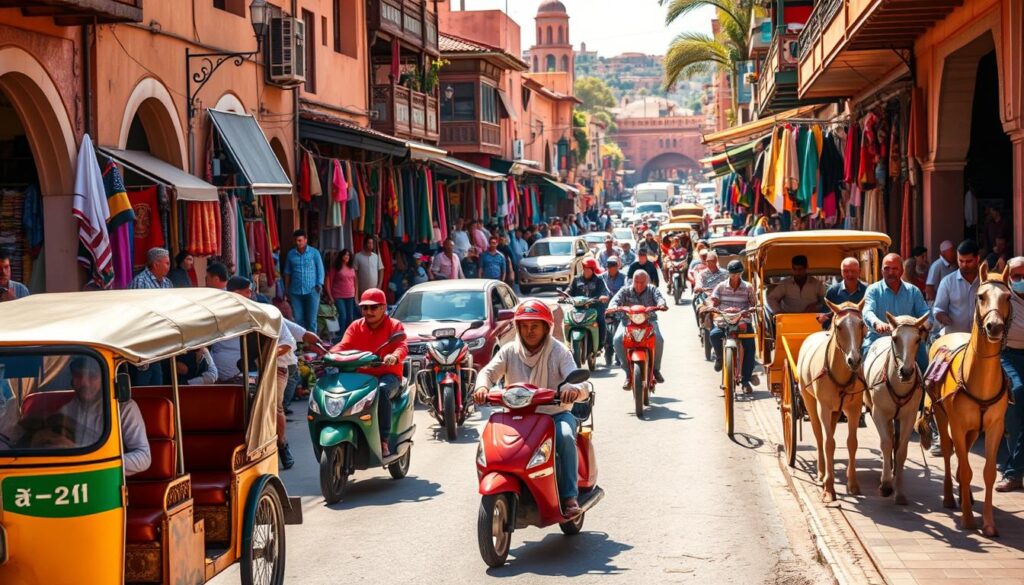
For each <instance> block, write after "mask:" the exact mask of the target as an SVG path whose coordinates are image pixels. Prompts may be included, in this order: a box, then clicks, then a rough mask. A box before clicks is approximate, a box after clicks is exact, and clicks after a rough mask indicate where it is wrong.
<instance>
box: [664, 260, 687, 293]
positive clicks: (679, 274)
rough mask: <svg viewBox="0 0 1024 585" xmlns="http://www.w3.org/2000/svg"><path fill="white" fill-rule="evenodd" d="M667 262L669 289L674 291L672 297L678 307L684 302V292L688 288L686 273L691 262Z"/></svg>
mask: <svg viewBox="0 0 1024 585" xmlns="http://www.w3.org/2000/svg"><path fill="white" fill-rule="evenodd" d="M666 261H667V262H668V263H669V264H668V272H669V288H671V289H672V297H673V298H674V299H675V302H676V304H677V305H678V304H680V303H681V302H682V300H683V290H684V289H685V288H686V271H687V269H688V268H689V262H688V261H687V260H686V259H685V258H684V259H682V260H666Z"/></svg>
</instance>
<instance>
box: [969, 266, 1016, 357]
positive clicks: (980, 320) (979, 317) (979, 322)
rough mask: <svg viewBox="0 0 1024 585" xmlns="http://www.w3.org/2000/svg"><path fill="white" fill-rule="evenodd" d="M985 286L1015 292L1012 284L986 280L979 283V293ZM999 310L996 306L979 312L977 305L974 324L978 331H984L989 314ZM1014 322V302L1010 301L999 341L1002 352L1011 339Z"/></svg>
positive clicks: (1000, 351)
mask: <svg viewBox="0 0 1024 585" xmlns="http://www.w3.org/2000/svg"><path fill="white" fill-rule="evenodd" d="M985 286H995V287H1002V288H1005V289H1006V292H1008V293H1010V294H1011V295H1012V294H1013V291H1012V290H1011V289H1010V285H1008V284H1006V283H1005V282H1003V281H1001V280H986V281H985V282H983V283H981V284H980V285H978V293H979V294H980V293H981V289H982V287H985ZM998 312H999V307H995V308H993V309H989V310H987V311H985V312H984V313H979V312H978V309H977V307H975V309H974V324H975V325H976V326H977V327H978V331H982V332H983V331H984V329H983V327H984V326H985V320H986V319H988V316H989V315H991V314H992V313H998ZM1012 323H1013V302H1010V310H1009V311H1008V312H1007V314H1006V319H1005V322H1004V324H1003V338H1002V339H1001V340H1000V341H999V353H1002V351H1003V350H1004V349H1006V342H1007V341H1009V339H1010V335H1009V331H1010V325H1011V324H1012ZM986 336H987V334H986ZM979 357H992V356H990V355H980V356H979Z"/></svg>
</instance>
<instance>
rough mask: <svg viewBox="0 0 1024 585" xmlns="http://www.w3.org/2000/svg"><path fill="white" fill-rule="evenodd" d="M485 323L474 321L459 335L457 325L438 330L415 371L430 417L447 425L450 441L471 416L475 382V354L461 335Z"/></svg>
mask: <svg viewBox="0 0 1024 585" xmlns="http://www.w3.org/2000/svg"><path fill="white" fill-rule="evenodd" d="M483 325H484V322H483V321H474V322H473V323H470V324H469V326H468V327H466V329H465V331H463V332H462V335H459V336H456V335H455V328H454V327H449V328H445V329H435V330H434V331H433V332H432V333H431V335H430V336H429V337H426V338H425V340H426V341H427V353H426V360H425V363H424V365H423V368H422V369H421V370H420V371H419V372H417V373H416V396H417V398H418V399H419V401H420V403H421V404H423V405H425V406H426V407H427V411H428V412H429V413H430V416H432V417H434V418H435V419H437V422H439V423H441V426H443V427H444V434H445V437H446V438H447V439H448V440H449V441H454V440H455V438H456V437H457V436H458V428H459V426H460V425H462V423H464V422H465V421H466V418H467V417H468V416H469V413H470V405H471V404H472V400H470V396H471V395H472V392H473V387H474V383H475V382H476V370H474V369H473V354H471V353H470V352H469V346H468V345H467V344H466V342H464V341H463V340H462V336H463V335H465V334H466V332H467V331H472V330H474V329H477V328H478V327H483Z"/></svg>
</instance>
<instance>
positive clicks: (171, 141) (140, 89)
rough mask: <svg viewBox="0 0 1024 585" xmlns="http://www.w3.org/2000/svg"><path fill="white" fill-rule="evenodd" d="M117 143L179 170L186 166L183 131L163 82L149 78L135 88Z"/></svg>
mask: <svg viewBox="0 0 1024 585" xmlns="http://www.w3.org/2000/svg"><path fill="white" fill-rule="evenodd" d="M118 146H119V147H120V148H124V149H128V150H143V151H146V152H149V153H150V154H152V155H153V156H155V157H157V158H159V159H160V160H163V161H165V162H168V163H170V164H172V165H174V166H176V167H178V168H180V169H185V168H186V166H185V162H186V160H187V153H186V150H185V136H184V132H183V131H182V127H181V123H180V120H179V119H178V116H177V109H176V108H175V105H174V99H173V98H172V97H171V94H170V92H169V91H168V90H167V88H166V87H164V85H163V84H162V83H160V81H158V80H156V79H154V78H152V77H147V78H145V79H143V80H142V81H140V82H139V83H138V84H137V85H136V86H135V89H134V90H132V94H131V96H129V98H128V102H127V104H126V105H125V112H124V117H123V118H122V119H121V132H120V135H119V138H118Z"/></svg>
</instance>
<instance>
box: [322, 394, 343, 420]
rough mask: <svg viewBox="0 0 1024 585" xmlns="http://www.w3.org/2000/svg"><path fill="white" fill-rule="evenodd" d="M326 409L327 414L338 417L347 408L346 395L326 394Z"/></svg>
mask: <svg viewBox="0 0 1024 585" xmlns="http://www.w3.org/2000/svg"><path fill="white" fill-rule="evenodd" d="M324 410H325V411H326V413H327V416H330V417H336V416H339V415H340V414H341V411H343V410H345V396H344V395H342V394H324Z"/></svg>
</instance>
